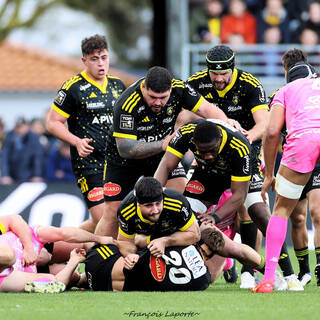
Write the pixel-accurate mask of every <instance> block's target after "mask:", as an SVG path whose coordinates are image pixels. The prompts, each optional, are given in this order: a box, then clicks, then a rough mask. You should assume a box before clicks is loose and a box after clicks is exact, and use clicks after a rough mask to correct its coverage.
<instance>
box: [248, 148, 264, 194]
mask: <svg viewBox="0 0 320 320" xmlns="http://www.w3.org/2000/svg"><path fill="white" fill-rule="evenodd" d="M251 147H252V151H251V163H252V174H251V180H250V183H249V191H248V193H253V192H260V191H261V188H262V185H263V181H264V178H263V174H262V172H261V169H260V164H261V160H260V159H261V152H260V151H261V142H254V143H253V144H252V145H251Z"/></svg>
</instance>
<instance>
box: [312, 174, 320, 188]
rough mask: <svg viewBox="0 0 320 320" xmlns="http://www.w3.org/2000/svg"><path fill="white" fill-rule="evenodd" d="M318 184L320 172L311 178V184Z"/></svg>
mask: <svg viewBox="0 0 320 320" xmlns="http://www.w3.org/2000/svg"><path fill="white" fill-rule="evenodd" d="M319 185H320V174H317V175H316V176H314V177H313V179H312V186H319Z"/></svg>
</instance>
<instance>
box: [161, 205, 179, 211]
mask: <svg viewBox="0 0 320 320" xmlns="http://www.w3.org/2000/svg"><path fill="white" fill-rule="evenodd" d="M163 208H164V209H168V210H172V211H177V212H180V211H181V208H180V209H177V208H174V207H171V206H166V205H163Z"/></svg>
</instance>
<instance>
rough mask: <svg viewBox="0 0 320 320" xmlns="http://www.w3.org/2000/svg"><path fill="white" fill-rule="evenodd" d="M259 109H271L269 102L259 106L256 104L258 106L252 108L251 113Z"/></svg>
mask: <svg viewBox="0 0 320 320" xmlns="http://www.w3.org/2000/svg"><path fill="white" fill-rule="evenodd" d="M258 110H267V111H269V107H268V105H267V104H260V105H259V106H256V107H254V108H252V109H251V113H252V114H253V113H255V112H256V111H258Z"/></svg>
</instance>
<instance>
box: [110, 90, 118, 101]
mask: <svg viewBox="0 0 320 320" xmlns="http://www.w3.org/2000/svg"><path fill="white" fill-rule="evenodd" d="M111 92H112V95H113V97H114V98H115V99H118V98H119V97H120V94H119V93H118V91H116V90H111Z"/></svg>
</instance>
